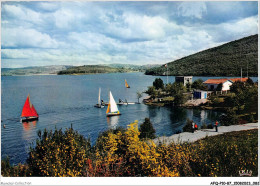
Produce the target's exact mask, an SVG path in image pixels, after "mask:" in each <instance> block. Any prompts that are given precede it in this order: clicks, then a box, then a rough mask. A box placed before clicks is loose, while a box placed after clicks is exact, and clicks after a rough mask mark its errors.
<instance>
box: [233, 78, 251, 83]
mask: <svg viewBox="0 0 260 186" xmlns="http://www.w3.org/2000/svg"><path fill="white" fill-rule="evenodd" d="M229 80H231V81H233V82H235V81H242V82H246V81H247V80H248V78H232V79H229Z"/></svg>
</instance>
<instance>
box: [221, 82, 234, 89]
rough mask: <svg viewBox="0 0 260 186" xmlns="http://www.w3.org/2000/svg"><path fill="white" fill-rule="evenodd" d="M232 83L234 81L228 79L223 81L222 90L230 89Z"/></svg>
mask: <svg viewBox="0 0 260 186" xmlns="http://www.w3.org/2000/svg"><path fill="white" fill-rule="evenodd" d="M231 85H232V83H231V82H230V81H226V82H225V83H223V86H222V90H230V86H231Z"/></svg>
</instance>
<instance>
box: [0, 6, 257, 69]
mask: <svg viewBox="0 0 260 186" xmlns="http://www.w3.org/2000/svg"><path fill="white" fill-rule="evenodd" d="M257 3H258V2H236V1H235V2H84V1H77V2H62V1H61V2H3V3H2V12H1V13H2V22H1V25H2V36H1V37H2V43H1V46H2V66H3V67H12V66H19V65H20V66H23V65H24V66H28V65H30V64H31V66H32V65H47V64H66V65H68V64H70V65H76V64H77V65H83V64H95V63H101V64H102V63H135V64H151V63H165V62H168V61H172V60H175V59H178V58H181V57H184V56H186V55H189V54H192V53H195V52H198V51H201V50H204V49H207V48H209V47H213V46H217V45H220V44H222V43H225V42H228V41H232V40H235V39H240V38H242V37H245V36H248V35H252V34H256V33H258V9H257ZM28 61H29V62H28ZM30 61H31V63H30ZM32 61H33V62H32Z"/></svg>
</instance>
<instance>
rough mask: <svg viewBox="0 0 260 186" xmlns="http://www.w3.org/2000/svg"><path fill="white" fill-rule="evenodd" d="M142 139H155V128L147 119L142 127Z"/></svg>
mask: <svg viewBox="0 0 260 186" xmlns="http://www.w3.org/2000/svg"><path fill="white" fill-rule="evenodd" d="M139 137H140V139H144V138H150V139H154V138H155V137H156V136H155V129H154V128H153V124H152V123H151V121H150V119H149V118H145V120H144V123H143V124H141V125H140V135H139Z"/></svg>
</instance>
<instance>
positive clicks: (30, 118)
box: [21, 117, 39, 122]
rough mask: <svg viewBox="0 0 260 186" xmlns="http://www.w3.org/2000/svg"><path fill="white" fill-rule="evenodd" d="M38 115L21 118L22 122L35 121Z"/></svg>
mask: <svg viewBox="0 0 260 186" xmlns="http://www.w3.org/2000/svg"><path fill="white" fill-rule="evenodd" d="M38 119H39V118H38V117H27V118H22V119H21V120H22V122H27V121H35V120H38Z"/></svg>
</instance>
